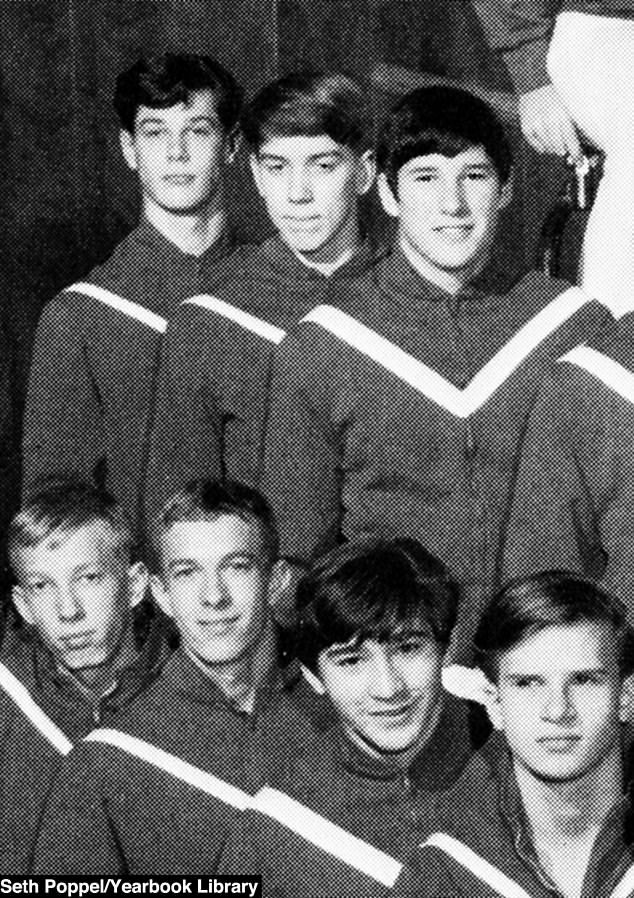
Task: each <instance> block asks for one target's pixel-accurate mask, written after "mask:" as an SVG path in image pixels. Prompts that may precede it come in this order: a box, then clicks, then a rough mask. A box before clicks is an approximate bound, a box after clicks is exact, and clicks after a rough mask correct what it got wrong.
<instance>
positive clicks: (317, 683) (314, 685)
mask: <svg viewBox="0 0 634 898" xmlns="http://www.w3.org/2000/svg"><path fill="white" fill-rule="evenodd" d="M299 668H300V670H301V672H302V676H303V678H304V679H305V680H306V682H307V683H308V685H309V686H310V687H311V689H312V690H313V692H316V693H317V695H325V694H326V689H325V688H324V684H323V683H322V682H321V680H320V679H319V677H318V676H317V674H316V673H313V672H312V670H311V669H310V668H309V667H306V665H305V664H300V665H299Z"/></svg>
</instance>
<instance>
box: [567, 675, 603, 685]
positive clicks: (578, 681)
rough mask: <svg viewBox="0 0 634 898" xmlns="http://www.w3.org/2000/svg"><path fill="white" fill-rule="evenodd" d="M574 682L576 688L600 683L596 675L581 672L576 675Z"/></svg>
mask: <svg viewBox="0 0 634 898" xmlns="http://www.w3.org/2000/svg"><path fill="white" fill-rule="evenodd" d="M573 682H574V684H575V686H590V685H594V684H596V683H598V682H599V677H598V676H597V675H596V674H592V673H585V672H580V673H577V674H575V675H574V677H573Z"/></svg>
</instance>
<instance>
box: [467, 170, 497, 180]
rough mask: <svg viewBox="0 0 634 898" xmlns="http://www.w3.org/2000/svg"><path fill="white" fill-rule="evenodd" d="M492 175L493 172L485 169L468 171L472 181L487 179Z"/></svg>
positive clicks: (468, 176)
mask: <svg viewBox="0 0 634 898" xmlns="http://www.w3.org/2000/svg"><path fill="white" fill-rule="evenodd" d="M490 176H491V173H490V172H489V171H486V170H485V169H474V170H473V171H470V172H467V178H468V179H469V180H470V181H486V180H488V179H489V178H490Z"/></svg>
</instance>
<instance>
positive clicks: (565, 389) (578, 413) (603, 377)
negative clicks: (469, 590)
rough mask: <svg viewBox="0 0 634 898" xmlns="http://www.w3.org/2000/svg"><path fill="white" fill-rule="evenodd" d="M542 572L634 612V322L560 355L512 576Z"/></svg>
mask: <svg viewBox="0 0 634 898" xmlns="http://www.w3.org/2000/svg"><path fill="white" fill-rule="evenodd" d="M537 559H539V564H541V565H542V566H547V567H565V568H568V569H569V570H573V571H577V572H579V573H583V574H585V575H586V576H588V577H592V578H593V579H596V580H600V581H601V583H602V585H603V586H605V588H606V589H608V590H609V591H610V592H612V593H613V594H614V595H616V596H618V597H619V598H620V599H621V601H623V602H624V603H625V605H626V606H627V608H628V611H629V613H630V616H631V615H632V612H633V610H634V315H633V314H631V313H630V314H627V315H624V316H623V317H622V318H620V319H619V321H618V322H616V323H615V324H613V325H612V326H611V327H610V328H608V330H606V331H605V333H604V334H602V335H601V336H600V337H599V338H597V339H596V340H593V341H590V342H589V343H588V344H587V345H582V346H578V347H576V348H575V349H573V350H572V351H571V352H569V353H567V354H566V355H564V356H563V357H562V358H561V359H560V360H559V362H558V364H557V365H555V366H553V369H552V371H551V372H550V373H549V375H548V377H547V378H545V380H544V383H543V385H542V388H541V390H540V393H539V397H538V399H537V402H536V404H535V408H534V409H533V411H532V413H531V417H530V420H529V424H528V428H527V431H526V435H525V437H524V440H523V444H522V454H521V461H520V465H519V471H518V475H517V483H516V486H515V490H514V498H513V510H512V514H511V518H510V524H509V527H508V531H507V539H506V545H505V550H504V569H503V570H504V574H505V576H506V577H511V576H517V575H520V574H527V573H531V572H533V571H535V570H536V569H537V567H538V562H537Z"/></svg>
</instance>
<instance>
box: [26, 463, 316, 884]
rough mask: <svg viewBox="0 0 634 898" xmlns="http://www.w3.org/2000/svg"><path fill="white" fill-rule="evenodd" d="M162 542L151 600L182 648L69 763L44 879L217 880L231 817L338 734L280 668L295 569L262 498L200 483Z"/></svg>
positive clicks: (49, 835)
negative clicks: (299, 758)
mask: <svg viewBox="0 0 634 898" xmlns="http://www.w3.org/2000/svg"><path fill="white" fill-rule="evenodd" d="M153 533H154V540H155V542H154V550H155V554H156V563H157V566H156V568H155V572H154V574H153V575H152V578H151V587H152V592H153V595H154V598H155V600H156V601H157V602H158V604H159V605H160V606H161V608H162V609H163V611H164V612H165V613H166V614H167V615H169V616H170V617H171V618H172V619H173V621H174V623H175V626H176V629H177V630H178V634H179V637H180V645H179V647H178V649H177V650H176V651H175V653H174V655H173V656H172V657H171V659H170V660H169V662H168V663H167V664H166V666H165V668H164V669H163V672H162V674H161V676H160V677H159V679H158V680H157V681H156V682H155V683H154V684H153V686H152V688H151V689H149V690H148V691H147V692H145V694H144V695H143V696H142V697H141V698H140V699H139V701H138V702H137V703H136V704H135V706H134V708H132V709H130V713H128V714H126V715H125V717H122V718H121V719H120V720H118V721H117V724H116V729H104V730H96V731H95V732H93V733H92V734H91V736H90V737H89V739H88V740H85V741H84V742H83V743H81V744H80V745H79V746H77V747H76V748H75V749H74V750H73V751H72V752H71V753H70V754H69V755H68V757H67V758H66V761H65V763H64V766H63V768H62V771H61V773H60V776H59V777H58V779H57V783H56V786H55V788H54V789H53V791H52V794H51V798H50V801H49V803H48V806H47V809H46V811H45V814H44V817H43V823H42V827H41V832H40V837H39V841H38V848H37V852H36V864H35V869H36V870H37V871H39V872H42V873H52V872H53V871H55V872H56V873H59V874H69V875H71V874H82V873H86V872H91V873H97V872H98V873H100V874H117V873H119V874H121V873H126V874H154V875H160V874H166V875H168V874H169V875H174V874H183V875H192V874H200V875H208V874H212V873H213V872H214V871H215V870H216V868H217V864H218V858H219V855H220V849H221V847H222V844H223V842H224V839H225V836H226V831H227V827H228V825H229V823H230V821H231V818H232V816H233V814H235V813H236V811H237V809H239V808H241V807H244V806H245V805H246V803H247V802H248V801H249V800H250V795H251V794H252V793H254V792H256V791H257V790H258V789H259V788H260V787H262V786H263V785H264V784H265V783H267V782H269V781H270V780H271V778H272V777H273V776H274V774H275V772H276V771H277V770H278V768H279V767H280V766H283V765H284V762H285V759H288V758H290V757H293V756H294V755H295V754H296V753H298V752H299V751H300V750H301V748H302V747H303V746H304V745H305V744H306V743H307V742H308V741H309V740H310V739H311V738H312V737H313V736H314V734H315V733H316V732H317V731H318V729H320V728H322V727H324V728H325V727H328V726H330V725H331V723H332V717H331V714H330V711H329V709H328V708H327V707H326V704H325V702H324V701H323V700H322V699H321V697H319V696H317V695H315V693H314V692H313V691H312V689H311V688H310V687H309V686H308V685H307V684H306V683H305V682H304V681H303V680H302V678H301V677H300V674H299V668H298V666H297V664H292V663H291V664H290V665H289V666H287V667H286V668H284V669H281V668H280V666H279V664H278V661H277V657H276V646H275V628H274V625H273V622H272V616H271V611H270V604H271V602H272V601H274V599H275V597H276V595H277V593H278V592H279V591H280V590H281V589H282V588H283V587H284V583H285V580H286V565H285V563H284V562H281V561H279V560H277V554H276V551H277V533H276V530H275V523H274V520H273V517H272V514H271V511H270V508H269V507H268V505H267V503H266V502H265V500H264V499H263V498H262V496H260V495H259V494H258V493H257V492H256V491H254V490H252V489H251V488H249V487H247V486H244V485H242V484H239V483H235V482H232V481H228V482H226V483H224V484H220V483H217V482H210V481H206V480H198V481H192V482H191V483H190V484H188V485H187V487H185V488H184V489H182V490H180V491H179V492H178V493H176V494H175V495H174V496H172V497H171V498H170V499H169V500H168V502H167V503H166V505H165V507H164V508H163V510H162V512H161V513H160V515H159V517H158V519H157V521H156V523H155V527H154V529H153Z"/></svg>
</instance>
